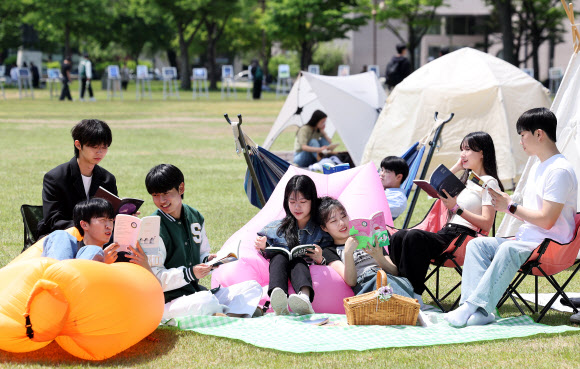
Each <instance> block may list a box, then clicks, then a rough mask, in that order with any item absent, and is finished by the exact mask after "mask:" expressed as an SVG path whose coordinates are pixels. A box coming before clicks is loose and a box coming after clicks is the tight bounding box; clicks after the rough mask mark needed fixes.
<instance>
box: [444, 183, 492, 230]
mask: <svg viewBox="0 0 580 369" xmlns="http://www.w3.org/2000/svg"><path fill="white" fill-rule="evenodd" d="M481 179H482V180H483V181H484V182H485V183H487V185H488V186H489V187H491V188H493V189H495V190H498V191H499V185H498V183H497V180H496V179H495V178H493V177H492V176H481ZM457 204H459V206H460V207H461V208H462V209H463V210H468V211H469V212H471V213H473V214H477V215H481V214H482V208H483V206H484V205H491V196H490V195H489V192H487V190H484V189H483V188H481V187H480V186H478V185H476V184H475V183H472V182H471V181H467V183H466V184H465V189H464V190H463V191H461V193H460V194H459V196H457ZM449 223H453V224H459V225H462V226H465V227H467V228H470V229H473V230H474V231H478V230H479V228H478V227H476V226H474V225H473V224H471V223H469V222H468V221H467V220H465V219H463V218H462V217H460V216H459V215H457V214H453V216H452V217H451V219H450V220H449Z"/></svg>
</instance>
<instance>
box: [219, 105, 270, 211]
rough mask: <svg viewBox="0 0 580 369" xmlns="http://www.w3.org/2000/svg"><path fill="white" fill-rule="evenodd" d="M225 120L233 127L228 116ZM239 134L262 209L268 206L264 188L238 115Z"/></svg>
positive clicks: (225, 116)
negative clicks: (251, 157)
mask: <svg viewBox="0 0 580 369" xmlns="http://www.w3.org/2000/svg"><path fill="white" fill-rule="evenodd" d="M224 118H226V121H227V122H228V123H229V124H230V125H231V124H232V122H231V120H230V118H229V117H228V115H227V114H224ZM238 119H239V123H238V133H239V135H238V136H239V140H240V145H241V146H242V152H243V153H244V158H245V159H246V164H247V165H248V170H249V171H250V177H252V182H253V183H254V187H255V188H256V192H257V193H258V200H260V204H261V205H262V207H264V205H266V198H265V197H264V193H263V192H262V188H261V187H260V184H259V182H258V177H257V176H256V171H255V170H254V166H253V165H252V161H251V160H250V154H249V153H248V146H247V144H246V139H245V138H244V133H243V132H242V127H241V126H242V115H241V114H238Z"/></svg>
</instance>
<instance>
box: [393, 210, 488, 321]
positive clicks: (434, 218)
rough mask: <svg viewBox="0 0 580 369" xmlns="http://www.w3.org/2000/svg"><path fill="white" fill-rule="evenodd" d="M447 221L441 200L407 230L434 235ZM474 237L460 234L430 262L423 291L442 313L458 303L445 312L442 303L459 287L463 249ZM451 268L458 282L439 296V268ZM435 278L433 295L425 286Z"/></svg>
mask: <svg viewBox="0 0 580 369" xmlns="http://www.w3.org/2000/svg"><path fill="white" fill-rule="evenodd" d="M447 221H448V211H447V208H446V207H445V205H443V202H442V201H441V200H436V201H435V202H434V203H433V205H432V206H431V208H430V209H429V211H428V212H427V215H425V218H423V220H422V221H421V222H419V223H418V224H416V225H414V226H413V227H410V228H408V229H420V230H423V231H427V232H433V233H436V232H438V231H440V230H441V229H442V228H443V227H444V226H445V224H447ZM389 230H390V231H394V232H396V231H398V229H396V228H390V229H389ZM486 235H487V234H484V233H482V232H478V236H486ZM473 238H474V237H473V236H471V235H469V234H468V233H461V234H460V235H458V236H457V237H455V238H454V239H453V240H451V242H449V245H448V246H447V247H446V248H445V250H444V251H443V252H442V253H441V255H439V256H438V257H437V258H435V259H433V260H431V264H433V265H434V269H433V270H431V271H430V272H429V273H428V274H427V276H426V277H425V291H426V292H427V293H428V294H429V296H431V298H432V299H433V301H434V302H435V304H437V306H438V307H439V309H441V310H442V311H444V312H447V311H449V310H452V309H453V308H455V306H456V305H457V304H458V303H459V297H458V298H457V299H456V300H455V301H454V303H453V305H452V306H451V307H450V308H449V310H446V309H445V308H444V307H443V305H442V302H443V301H444V300H445V299H447V298H448V297H449V296H450V295H451V294H452V293H453V292H454V291H455V290H456V289H457V288H458V287H459V286H461V276H462V269H461V267H462V266H463V261H464V259H465V247H466V245H467V243H468V242H469V241H471V240H472V239H473ZM442 267H445V268H453V269H454V270H455V271H456V272H457V274H459V282H457V283H456V284H455V285H454V286H453V287H452V288H450V289H449V290H448V291H447V292H446V293H445V295H443V296H441V297H440V295H441V291H440V290H441V287H440V274H439V273H440V271H441V268H442ZM433 276H435V293H433V292H432V291H431V290H430V289H429V288H428V287H427V286H426V285H427V281H428V280H429V279H431V278H432V277H433Z"/></svg>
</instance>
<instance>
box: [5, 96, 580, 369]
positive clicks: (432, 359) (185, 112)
mask: <svg viewBox="0 0 580 369" xmlns="http://www.w3.org/2000/svg"><path fill="white" fill-rule="evenodd" d="M131 88H133V86H131V87H130V90H129V91H128V92H127V93H125V94H124V100H123V101H119V100H114V101H107V99H106V95H105V93H104V92H103V91H101V90H99V91H96V97H97V100H98V101H97V102H96V103H80V102H72V103H68V102H59V101H56V100H50V98H49V95H48V92H46V91H38V92H35V97H36V99H35V100H24V99H23V100H18V99H17V98H16V95H15V91H14V90H7V100H0V132H1V134H0V155H1V158H2V160H0V178H1V179H0V240H1V241H0V242H1V247H0V266H4V265H6V264H7V263H8V262H9V261H10V260H12V259H13V258H14V257H15V256H17V255H18V254H19V253H20V251H21V249H22V232H23V231H22V220H21V216H20V205H21V204H40V203H41V191H42V178H43V175H44V173H45V172H46V171H47V170H50V169H51V168H53V167H55V166H56V165H59V164H61V163H63V162H66V161H68V160H69V159H70V158H71V157H72V155H73V145H72V140H71V137H70V129H71V127H72V126H73V125H74V124H75V123H76V122H77V121H79V120H80V119H83V118H93V117H94V118H98V119H102V120H105V121H107V122H108V123H109V124H110V125H111V127H112V130H113V144H112V146H111V148H110V150H109V153H108V155H107V157H106V158H105V160H104V161H103V164H102V165H103V167H105V168H106V169H108V170H109V171H111V172H112V173H114V174H115V175H116V177H117V185H118V189H119V194H120V195H121V196H131V197H138V198H141V199H144V200H146V202H145V204H144V205H143V207H142V209H141V213H142V214H143V215H148V214H150V213H152V212H153V211H154V210H155V207H154V205H153V203H152V201H151V197H150V196H149V195H148V193H147V191H146V190H145V185H144V181H145V175H146V173H147V172H148V170H149V169H150V168H151V167H152V166H154V165H156V164H159V163H172V164H175V165H176V166H178V167H179V168H180V169H181V170H182V171H183V172H184V174H185V202H186V203H187V204H189V205H191V206H193V207H195V208H197V209H198V210H199V211H200V212H201V213H202V214H203V215H204V216H205V219H206V224H207V231H208V236H209V239H210V244H211V247H212V251H214V252H215V251H217V250H218V249H219V248H220V247H221V245H222V244H223V243H224V242H225V241H226V240H227V239H228V238H229V237H230V236H231V235H232V234H233V233H234V232H235V231H236V230H238V229H239V228H240V227H241V226H243V225H244V224H246V223H247V222H248V221H249V220H250V219H251V218H252V217H253V216H254V215H255V214H256V213H257V212H258V209H256V208H255V207H253V206H252V205H250V203H249V201H248V200H247V197H246V194H245V192H244V190H243V184H242V182H243V179H244V175H245V171H246V163H245V160H244V158H243V157H241V156H238V155H237V154H236V152H235V144H234V138H233V135H232V130H231V128H230V127H229V126H228V124H227V123H226V121H225V120H224V118H223V114H225V113H228V114H229V115H230V117H231V118H232V119H237V118H236V116H237V114H242V115H243V126H242V127H243V129H244V131H245V132H246V133H247V134H248V135H249V136H250V137H252V139H253V140H254V141H255V142H256V143H258V144H262V143H263V142H264V139H265V138H266V135H267V134H268V132H269V129H270V127H271V125H272V123H273V122H274V120H275V119H276V117H277V115H278V112H279V110H280V108H281V107H282V104H283V102H284V99H283V98H280V99H276V97H275V95H274V94H273V93H265V94H264V99H263V100H261V101H253V100H246V98H245V96H246V95H245V90H239V91H238V100H222V99H221V97H220V93H219V92H212V93H211V94H210V99H209V100H195V101H193V100H192V99H191V92H189V93H188V92H186V91H182V92H180V93H181V100H179V101H178V100H167V101H164V100H162V99H161V93H160V90H159V89H158V86H156V87H155V91H154V99H153V100H151V101H150V100H143V101H136V100H135V95H134V93H135V92H134V90H132V89H131ZM72 91H73V94H74V91H77V90H76V87H75V86H73V87H72ZM295 132H296V129H295V128H289V129H287V130H286V131H285V132H284V133H283V134H282V135H281V136H280V137H279V138H278V139H277V140H276V142H275V143H274V145H273V146H272V151H283V152H287V151H292V149H293V142H294V135H295ZM335 139H336V140H337V142H340V139H339V138H338V137H335ZM342 147H344V146H342ZM339 149H340V148H339ZM343 149H344V148H343ZM431 201H432V200H429V199H427V198H426V197H425V195H424V194H422V195H421V197H420V200H419V202H418V204H417V206H416V209H415V212H414V214H413V219H412V221H411V224H415V223H417V222H419V221H420V220H421V219H422V218H423V216H424V215H425V213H426V212H427V211H428V209H429V207H430V205H431ZM403 221H404V215H403V216H401V217H400V218H399V219H397V221H396V222H395V225H397V226H399V227H400V226H401V225H402V223H403ZM500 221H501V220H500V219H498V221H497V223H496V224H497V225H499V223H500ZM561 274H562V275H561V276H558V277H557V279H558V280H559V281H562V280H563V279H564V278H565V277H566V275H568V274H569V272H565V273H561ZM458 280H459V276H458V275H457V274H456V273H455V271H454V270H449V269H445V270H443V272H442V273H441V285H442V288H443V289H445V288H446V287H450V286H452V285H453V284H454V283H456V282H457V281H458ZM202 283H203V284H204V285H206V286H208V285H209V283H210V281H209V278H206V279H204V280H203V281H202ZM540 286H541V288H542V289H543V290H544V291H551V288H550V287H549V285H548V283H547V282H546V281H545V280H544V279H540ZM429 287H430V288H432V289H434V282H433V281H431V282H430V284H429ZM568 289H569V290H571V291H572V290H579V289H580V284H579V283H578V282H577V280H576V281H573V282H572V283H571V285H570V286H569V287H568ZM521 291H522V292H532V291H533V280H532V279H529V280H527V281H526V283H525V284H524V286H523V287H522V290H521ZM457 296H458V292H456V293H455V294H454V295H453V296H452V297H451V299H450V301H449V302H448V303H449V304H450V303H451V300H453V299H455V298H456V297H457ZM426 302H427V303H430V300H429V299H428V298H427V299H426ZM501 313H502V315H503V316H514V315H518V312H517V310H516V309H515V307H514V305H513V303H511V302H508V303H507V304H506V306H505V307H504V308H502V310H501ZM568 317H569V314H564V313H558V312H550V313H549V314H548V315H547V317H546V318H545V319H544V320H543V323H545V324H550V325H560V324H568ZM272 329H275V327H272ZM150 338H151V339H144V340H142V341H141V342H139V343H138V344H137V345H135V346H133V347H131V348H130V349H128V350H126V351H124V352H122V353H120V354H118V355H117V356H115V357H113V358H111V359H109V360H106V361H104V362H102V363H95V364H93V363H87V362H85V361H83V360H80V359H77V358H75V357H72V356H70V355H69V354H67V353H66V352H64V351H63V350H62V349H60V347H59V346H58V345H57V344H55V343H52V344H50V345H49V346H48V347H46V348H44V349H42V350H38V351H35V352H31V353H27V354H13V353H7V352H2V351H0V366H2V367H11V368H28V367H39V366H47V367H52V366H63V367H86V366H89V365H90V366H92V365H98V366H101V365H103V366H106V367H113V368H125V367H143V368H168V369H169V368H170V369H173V368H190V367H202V368H209V367H216V368H220V367H247V368H255V367H276V368H289V367H297V368H327V367H361V368H375V367H380V368H384V367H386V366H393V367H408V368H417V367H433V366H436V367H441V368H457V367H515V366H524V367H525V366H531V367H563V368H570V367H578V365H579V364H580V360H579V355H578V347H579V346H580V335H577V334H562V335H553V336H536V337H531V338H522V339H512V340H500V341H492V342H481V343H473V344H457V345H447V346H433V347H416V348H414V347H410V348H398V349H382V350H372V351H365V352H354V351H347V352H335V353H311V354H300V355H297V354H291V353H285V352H278V351H273V350H266V349H261V348H257V347H254V346H252V345H249V344H245V343H241V342H240V341H235V340H230V339H225V338H219V337H212V336H204V335H200V334H197V333H193V332H184V331H180V330H177V329H174V328H160V329H157V330H156V331H155V332H154V333H153V334H152V335H151V337H150ZM353 339H354V338H353ZM312 344H313V345H315V344H316V342H313V343H312Z"/></svg>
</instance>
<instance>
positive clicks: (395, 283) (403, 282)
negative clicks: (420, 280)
mask: <svg viewBox="0 0 580 369" xmlns="http://www.w3.org/2000/svg"><path fill="white" fill-rule="evenodd" d="M356 282H357V284H356V286H354V287H353V288H352V292H354V294H355V295H362V294H363V293H367V292H372V291H375V290H376V289H377V272H376V271H375V270H370V271H369V272H367V273H365V274H363V275H361V276H360V277H358V278H357V281H356ZM387 283H388V284H390V285H391V288H392V289H393V293H394V294H395V295H401V296H405V297H413V295H414V293H413V286H411V282H409V280H408V279H407V278H405V277H400V276H394V275H390V274H388V273H387Z"/></svg>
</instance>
